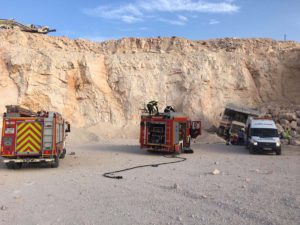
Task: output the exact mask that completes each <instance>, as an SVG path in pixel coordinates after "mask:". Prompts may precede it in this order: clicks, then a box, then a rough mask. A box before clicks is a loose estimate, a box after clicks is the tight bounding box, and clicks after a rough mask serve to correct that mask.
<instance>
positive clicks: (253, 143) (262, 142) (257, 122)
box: [245, 119, 281, 155]
mask: <svg viewBox="0 0 300 225" xmlns="http://www.w3.org/2000/svg"><path fill="white" fill-rule="evenodd" d="M247 124H248V125H247V129H246V135H245V139H246V140H245V142H246V146H247V147H248V148H249V153H250V154H254V153H256V152H259V151H269V152H275V153H276V155H281V143H280V139H279V135H278V131H277V128H276V125H275V122H274V121H273V120H272V119H250V120H249V122H247Z"/></svg>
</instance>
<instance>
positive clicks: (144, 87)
mask: <svg viewBox="0 0 300 225" xmlns="http://www.w3.org/2000/svg"><path fill="white" fill-rule="evenodd" d="M299 96H300V44H299V43H296V42H277V41H273V40H270V39H216V40H208V41H190V40H186V39H182V38H176V37H173V38H147V39H140V38H126V39H121V40H115V41H107V42H103V43H93V42H89V41H86V40H70V39H68V38H65V37H50V36H46V35H38V34H29V33H24V32H20V31H10V30H7V31H0V97H1V102H0V110H1V111H2V112H3V111H4V106H5V105H6V104H16V103H17V104H21V105H24V106H28V107H30V108H32V109H34V110H40V109H44V110H54V111H59V112H61V113H62V114H63V115H64V116H65V117H66V118H68V120H70V121H71V122H72V123H73V126H75V127H87V126H94V125H97V124H100V123H101V124H102V123H106V124H111V125H116V124H118V125H124V126H126V124H127V125H128V124H138V122H139V115H140V109H141V108H143V107H144V104H145V103H147V102H148V101H150V100H158V101H159V107H160V109H161V110H163V108H164V107H165V106H166V105H173V106H174V108H175V109H176V110H178V111H182V112H184V113H185V114H187V115H189V116H190V117H191V118H193V119H202V120H203V121H204V125H205V126H206V127H207V126H209V125H211V124H215V123H216V122H217V120H218V118H219V114H220V113H221V112H222V110H223V107H224V105H225V104H226V103H229V102H233V103H235V104H241V105H245V106H250V107H258V106H260V105H263V104H266V103H273V104H278V105H284V104H300V97H299Z"/></svg>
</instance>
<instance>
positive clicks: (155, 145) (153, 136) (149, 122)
mask: <svg viewBox="0 0 300 225" xmlns="http://www.w3.org/2000/svg"><path fill="white" fill-rule="evenodd" d="M200 134H201V122H200V121H191V120H189V118H188V117H186V116H184V115H182V114H180V113H176V112H167V113H158V114H156V115H149V114H143V115H142V116H141V124H140V147H141V148H145V149H148V150H150V151H160V152H168V153H192V152H193V150H192V149H191V148H190V146H191V138H196V137H197V136H198V135H200Z"/></svg>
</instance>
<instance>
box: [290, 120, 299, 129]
mask: <svg viewBox="0 0 300 225" xmlns="http://www.w3.org/2000/svg"><path fill="white" fill-rule="evenodd" d="M290 127H291V129H293V130H295V129H296V128H297V122H296V121H292V122H291V123H290Z"/></svg>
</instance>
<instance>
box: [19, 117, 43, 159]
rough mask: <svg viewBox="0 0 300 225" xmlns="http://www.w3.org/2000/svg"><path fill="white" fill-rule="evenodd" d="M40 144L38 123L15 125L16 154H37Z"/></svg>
mask: <svg viewBox="0 0 300 225" xmlns="http://www.w3.org/2000/svg"><path fill="white" fill-rule="evenodd" d="M41 144H42V125H41V124H40V123H39V122H33V123H29V122H22V123H19V124H18V125H17V142H16V152H18V153H27V152H31V153H38V152H39V151H40V149H41Z"/></svg>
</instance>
